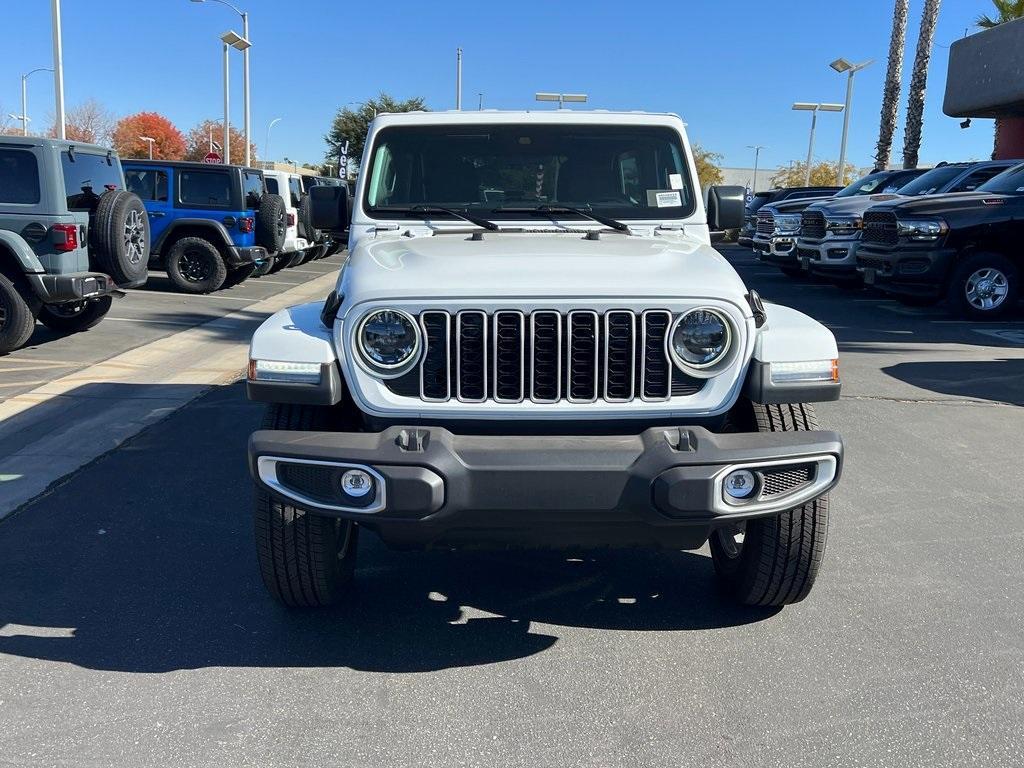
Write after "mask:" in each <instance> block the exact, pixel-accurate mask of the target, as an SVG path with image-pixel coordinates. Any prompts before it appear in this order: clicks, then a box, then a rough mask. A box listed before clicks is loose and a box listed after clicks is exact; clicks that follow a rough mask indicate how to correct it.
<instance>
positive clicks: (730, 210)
mask: <svg viewBox="0 0 1024 768" xmlns="http://www.w3.org/2000/svg"><path fill="white" fill-rule="evenodd" d="M746 194H747V191H746V189H744V188H743V187H726V186H714V187H708V229H710V230H711V231H712V232H724V231H725V230H727V229H739V228H740V227H742V226H743V214H744V211H745V208H746Z"/></svg>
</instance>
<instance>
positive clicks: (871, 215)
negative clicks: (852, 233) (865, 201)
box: [861, 211, 900, 245]
mask: <svg viewBox="0 0 1024 768" xmlns="http://www.w3.org/2000/svg"><path fill="white" fill-rule="evenodd" d="M861 239H862V240H863V241H864V242H865V243H875V244H878V245H896V243H897V242H899V239H900V233H899V225H898V224H897V223H896V214H895V213H890V212H888V211H867V212H866V213H865V214H864V234H863V236H862V237H861Z"/></svg>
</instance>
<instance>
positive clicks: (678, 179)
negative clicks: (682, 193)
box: [668, 173, 683, 189]
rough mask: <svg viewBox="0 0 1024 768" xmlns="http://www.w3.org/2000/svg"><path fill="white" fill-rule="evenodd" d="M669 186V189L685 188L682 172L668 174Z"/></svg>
mask: <svg viewBox="0 0 1024 768" xmlns="http://www.w3.org/2000/svg"><path fill="white" fill-rule="evenodd" d="M668 186H669V189H682V188H683V174H681V173H670V174H669V175H668Z"/></svg>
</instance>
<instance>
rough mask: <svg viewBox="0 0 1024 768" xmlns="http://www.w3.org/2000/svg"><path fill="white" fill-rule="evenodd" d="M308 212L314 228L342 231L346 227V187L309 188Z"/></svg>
mask: <svg viewBox="0 0 1024 768" xmlns="http://www.w3.org/2000/svg"><path fill="white" fill-rule="evenodd" d="M309 205H310V214H311V218H312V219H313V222H312V223H313V228H314V229H323V230H326V231H328V232H344V231H345V230H346V229H348V217H349V213H348V187H345V186H341V187H326V186H320V185H319V184H318V185H316V186H314V187H310V188H309Z"/></svg>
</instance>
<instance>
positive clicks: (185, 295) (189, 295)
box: [124, 283, 303, 302]
mask: <svg viewBox="0 0 1024 768" xmlns="http://www.w3.org/2000/svg"><path fill="white" fill-rule="evenodd" d="M298 285H303V283H298ZM124 290H125V293H130V294H143V295H146V296H168V297H170V298H172V299H226V300H227V301H249V302H253V301H262V300H263V298H264V297H261V296H250V297H248V298H243V297H241V296H224V295H222V294H219V293H170V292H168V291H140V290H136V289H134V288H128V289H124Z"/></svg>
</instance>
